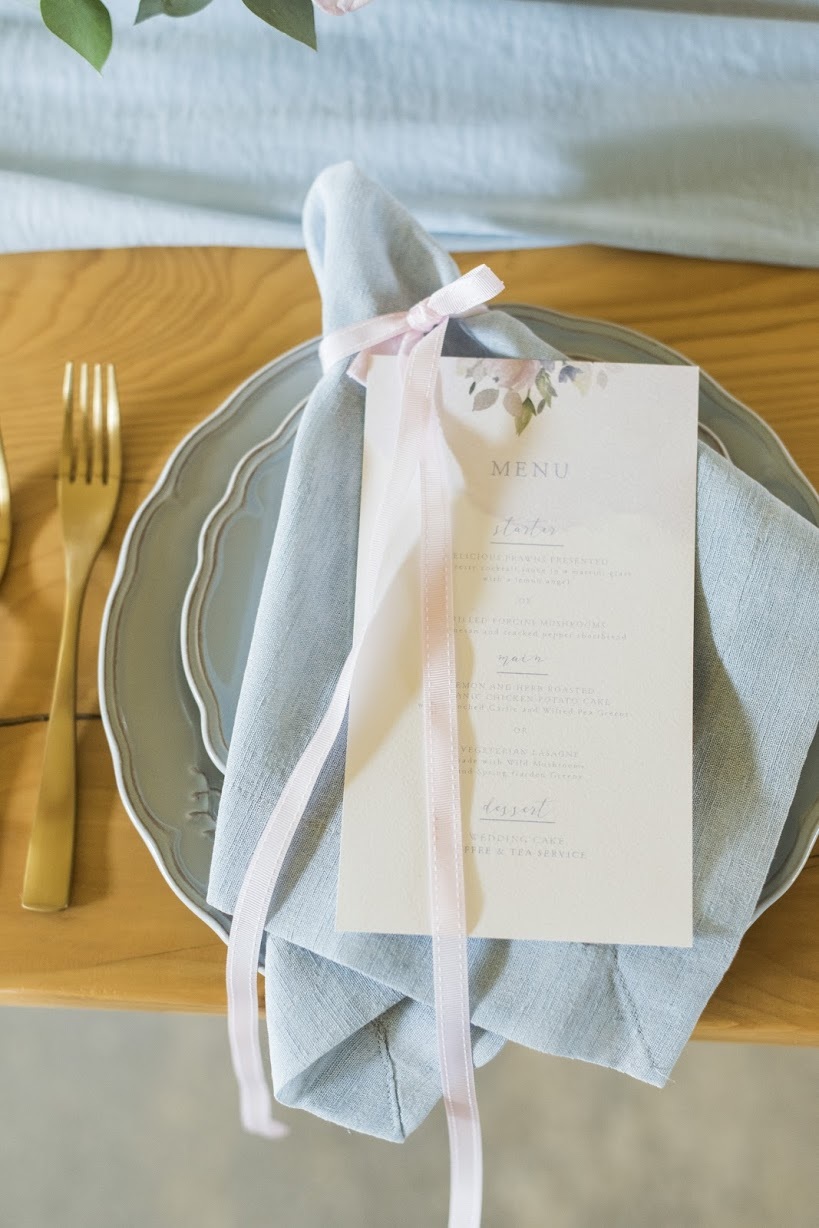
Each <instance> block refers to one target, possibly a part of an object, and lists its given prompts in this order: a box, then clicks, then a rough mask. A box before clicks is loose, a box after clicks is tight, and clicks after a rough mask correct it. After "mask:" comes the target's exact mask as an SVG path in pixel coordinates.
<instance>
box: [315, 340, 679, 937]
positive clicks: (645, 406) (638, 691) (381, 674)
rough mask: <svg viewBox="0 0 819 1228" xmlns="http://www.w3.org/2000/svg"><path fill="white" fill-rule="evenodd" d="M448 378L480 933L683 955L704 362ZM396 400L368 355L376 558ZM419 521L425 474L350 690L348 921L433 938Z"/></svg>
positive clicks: (404, 516)
mask: <svg viewBox="0 0 819 1228" xmlns="http://www.w3.org/2000/svg"><path fill="white" fill-rule="evenodd" d="M440 369H441V371H440V384H439V399H440V412H441V425H442V428H443V433H444V437H445V439H446V443H447V464H448V465H449V469H450V487H451V491H452V526H453V568H454V615H455V637H456V674H457V691H458V722H459V741H460V781H461V799H462V822H463V847H464V874H465V882H466V902H467V923H468V929H469V932H470V934H473V935H476V936H480V937H488V938H522V939H543V940H556V941H581V942H605V943H609V942H611V943H642V944H651V945H667V946H690V944H691V940H692V848H691V843H692V832H691V818H692V815H691V755H692V653H693V613H694V544H695V509H696V465H697V394H698V380H699V372H698V371H697V369H696V368H693V367H688V366H648V365H645V366H644V365H640V364H609V363H606V364H597V363H582V362H576V363H570V362H554V361H551V362H541V361H519V360H513V359H494V358H492V359H489V358H479V359H475V358H469V359H462V358H445V359H442V360H441V364H440ZM400 398H401V381H400V375H399V371H398V364H397V360H396V359H394V358H388V357H379V358H375V359H373V360H372V362H371V365H370V371H369V376H368V384H367V405H366V423H365V433H364V460H363V473H362V492H361V520H360V539H359V566H360V567H361V566H363V560H365V558H366V553H367V547H368V544H369V540H370V538H371V536H372V532H373V523H374V519H375V515H376V512H377V509H378V507H379V504H380V499H381V495H382V493H383V488H384V484H385V482H386V479H387V472H388V466H389V459H390V455H391V450H392V446H393V443H394V440H395V437H396V433H397V427H398V417H399V412H398V411H399V407H400ZM419 526H420V485H419V484H418V483H416V484H415V486H414V487H413V488H412V489H411V490H410V491H409V492H408V494H407V496H406V498H405V500H404V504H403V505H402V507H401V509H400V515H399V516H398V517H396V525H395V528H394V531H393V533H392V536H391V538H390V548H389V568H388V576H387V578H386V587H385V593H384V598H383V600H382V601H381V604H380V606H379V608H378V611H377V613H376V615H375V617H374V620H373V622H372V624H371V627H370V630H369V632H368V635H367V639H366V642H365V646H364V649H363V652H362V656H361V658H360V660H359V665H358V668H357V671H356V675H355V679H354V682H353V690H352V695H351V700H350V710H349V725H348V733H347V761H346V778H345V793H344V809H343V823H342V838H341V860H340V872H339V884H338V911H337V926H338V928H339V929H341V930H354V931H366V932H379V933H403V934H425V933H429V932H430V924H429V893H428V877H427V830H426V814H425V794H424V760H423V738H422V711H421V619H420V601H421V582H420V564H419ZM361 617H362V612H361V611H359V610H356V618H357V619H360V618H361Z"/></svg>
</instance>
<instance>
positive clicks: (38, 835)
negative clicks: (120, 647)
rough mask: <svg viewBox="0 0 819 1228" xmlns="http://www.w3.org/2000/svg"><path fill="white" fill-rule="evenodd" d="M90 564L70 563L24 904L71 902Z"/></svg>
mask: <svg viewBox="0 0 819 1228" xmlns="http://www.w3.org/2000/svg"><path fill="white" fill-rule="evenodd" d="M88 571H89V568H88V567H80V568H74V567H72V566H71V565H69V566H68V568H67V574H66V593H65V605H64V607H63V625H62V631H61V633H60V649H59V653H58V655H57V672H56V675H55V679H54V694H53V696H52V699H51V711H50V713H49V717H48V730H47V732H46V744H45V755H44V758H43V773H42V777H41V779H40V793H39V796H38V798H37V810H36V812H35V815H34V825H33V827H32V829H31V838H30V840H29V846H28V857H27V859H26V871H25V877H24V879H23V908H30V909H33V910H34V911H36V912H58V911H59V910H60V909H62V908H67V907H68V900H69V895H70V892H71V867H72V864H73V860H74V828H75V824H76V816H77V758H76V756H77V750H76V731H75V723H74V722H75V707H76V693H77V640H78V635H79V629H80V611H81V609H82V599H83V594H84V592H85V586H86V583H87V581H88Z"/></svg>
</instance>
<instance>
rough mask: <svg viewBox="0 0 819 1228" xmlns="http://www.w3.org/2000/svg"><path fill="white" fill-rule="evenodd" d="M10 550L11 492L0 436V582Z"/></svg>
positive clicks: (0, 436)
mask: <svg viewBox="0 0 819 1228" xmlns="http://www.w3.org/2000/svg"><path fill="white" fill-rule="evenodd" d="M10 549H11V492H10V490H9V471H8V469H7V468H6V457H5V453H4V452H3V436H2V435H0V580H2V579H3V572H4V571H5V570H6V563H7V562H8V561H9V550H10Z"/></svg>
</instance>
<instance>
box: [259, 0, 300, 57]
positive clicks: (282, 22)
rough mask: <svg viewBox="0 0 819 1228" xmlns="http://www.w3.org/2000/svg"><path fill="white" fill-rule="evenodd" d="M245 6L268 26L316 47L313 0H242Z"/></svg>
mask: <svg viewBox="0 0 819 1228" xmlns="http://www.w3.org/2000/svg"><path fill="white" fill-rule="evenodd" d="M242 3H243V4H244V6H245V8H249V9H250V11H251V13H255V14H256V16H257V17H261V19H262V21H266V22H267V24H268V25H269V26H273V27H274V28H275V29H276V30H281V31H282V33H283V34H289V35H290V37H291V38H295V39H298V41H299V42H300V43H306V45H307V46H308V47H312V48H313V50H314V51H315V49H316V21H315V10H314V9H313V0H242Z"/></svg>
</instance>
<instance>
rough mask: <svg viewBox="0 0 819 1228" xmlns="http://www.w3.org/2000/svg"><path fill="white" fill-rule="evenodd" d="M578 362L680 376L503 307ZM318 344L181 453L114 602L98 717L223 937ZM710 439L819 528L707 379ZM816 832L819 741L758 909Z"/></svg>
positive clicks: (271, 369) (122, 770)
mask: <svg viewBox="0 0 819 1228" xmlns="http://www.w3.org/2000/svg"><path fill="white" fill-rule="evenodd" d="M504 309H505V310H507V311H509V312H510V313H511V314H512V315H514V316H515V317H517V319H519V320H522V321H523V322H524V323H525V324H527V325H528V326H529V327H530V328H531V329H532V330H533V331H534V332H535V333H536V334H537V335H538V336H540V337H542V338H543V340H544V341H546V342H548V343H549V344H550V345H552V346H554V347H555V348H556V349H558V350H560V351H562V352H563V353H565V354H568V355H571V356H573V357H575V358H578V359H586V360H589V361H599V362H648V363H680V362H686V361H687V360H686V359H684V358H683V357H681V355H679V354H677V353H675V352H674V351H673V350H670V349H668V348H667V347H666V346H663V345H660V344H659V342H656V341H652V340H650V339H649V338H647V337H643V336H641V335H640V334H638V333H634V332H631V331H630V330H628V329H624V328H620V327H617V326H615V325H612V324H604V323H602V322H600V321H597V320H586V319H578V318H576V317H572V316H565V315H561V314H559V313H557V312H552V311H545V310H543V309H542V308H539V307H529V306H518V305H512V306H507V305H506V304H504ZM319 375H320V368H319V362H318V342H317V341H310V342H308V343H306V344H305V345H302V346H299V347H298V348H297V349H295V350H291V351H290V352H289V353H288V354H285V355H283V356H282V357H281V358H278V359H276V360H275V361H274V362H272V363H270V364H269V365H268V366H266V367H263V368H262V369H261V370H260V371H258V372H257V373H256V374H255V375H254V376H252V377H251V378H250V379H249V380H248V381H247V382H246V383H244V384H243V385H242V386H241V387H240V388H238V389H237V390H236V392H234V393H233V395H232V396H230V397H229V398H228V400H227V401H226V402H225V403H224V405H222V406H221V407H220V408H219V409H217V410H216V412H215V413H213V414H211V416H210V417H209V418H206V419H205V421H204V422H202V423H201V424H200V425H199V426H197V427H196V429H195V430H193V431H192V432H191V433H190V434H189V435H188V436H187V438H186V439H184V440H183V441H182V443H181V444H180V445H179V447H178V448H177V449H176V451H175V452H174V453H173V455H172V456H171V457H170V459H169V461H168V463H167V464H166V466H165V468H164V470H163V472H162V474H161V476H160V478H159V481H158V482H157V484H156V486H155V487H154V489H153V491H152V492H151V494H150V495H149V496H148V498H147V499H146V501H145V503H144V504H143V505H142V507H141V508H140V510H139V512H138V513H137V515H136V517H135V518H134V520H133V522H132V524H131V526H130V528H129V530H128V533H127V534H126V537H125V541H124V543H123V547H122V553H121V555H120V560H119V566H118V568H117V573H116V576H115V578H114V583H113V587H112V589H111V593H110V596H109V599H108V604H107V607H106V611H105V618H104V621H103V629H102V640H101V646H100V701H101V706H102V716H103V721H104V723H105V728H106V732H107V734H108V739H109V742H110V745H111V750H112V753H113V758H114V765H115V769H116V773H117V782H118V785H119V790H120V794H121V796H122V799H123V802H124V804H125V807H126V809H127V810H128V813H129V814H130V816H131V818H132V819H133V821H134V823H135V824H136V827H137V829H138V830H139V832H140V834H141V835H142V837H143V839H144V840H145V842H146V844H147V845H148V847H149V849H150V850H151V852H152V853H153V856H154V858H155V859H156V861H157V864H158V866H159V868H160V870H161V871H162V873H163V875H164V876H165V878H166V879H167V881H168V883H169V885H170V886H171V887H172V888H173V890H174V891H176V893H177V894H178V895H179V896H180V897H181V899H182V900H183V901H184V902H185V903H186V904H187V905H188V906H189V907H190V908H191V909H192V910H193V912H195V913H196V914H197V915H198V916H200V917H201V918H202V919H203V920H204V921H205V922H207V924H208V925H210V926H211V927H212V928H213V929H215V930H216V931H217V933H219V934H220V935H222V937H224V938H227V934H228V931H229V927H230V918H229V917H227V916H225V914H224V913H221V912H218V911H217V910H216V909H214V908H212V907H211V906H210V905H209V904H208V902H207V898H206V895H207V882H208V874H209V869H210V859H211V853H212V848H213V833H214V830H215V825H216V814H217V810H218V805H219V797H220V791H221V783H222V778H223V774H224V770H225V762H226V758H227V753H228V747H229V744H230V736H231V731H232V728H233V721H234V717H235V713H236V705H237V702H238V698H239V690H240V687H241V683H242V675H243V673H244V668H245V662H246V660H247V655H248V651H249V647H250V638H251V635H252V632H253V621H254V617H255V612H256V608H257V605H258V600H259V595H260V592H261V588H262V583H263V580H264V574H265V569H266V566H267V560H268V556H269V554H270V548H271V545H272V543H273V538H274V535H275V531H276V521H277V517H278V513H279V508H280V506H281V499H282V493H283V490H284V483H285V478H286V475H287V467H288V464H289V460H290V455H291V452H292V448H293V441H294V439H295V435H296V432H297V430H298V425H299V420H300V417H301V413H302V410H303V407H304V404H305V401H306V398H307V397H308V396H309V394H310V392H311V390H312V389H313V387H314V386H315V384H316V382H317V380H318V378H319ZM700 422H701V427H700V430H701V434H702V437H703V438H704V439H705V441H706V442H707V443H709V444H710V445H711V446H712V447H716V448H718V449H719V450H721V451H722V452H723V453H724V454H726V455H728V456H729V457H730V458H731V460H732V461H733V462H734V464H736V465H738V466H739V467H740V468H741V469H743V470H744V471H745V472H746V473H748V474H750V476H751V477H753V478H755V479H756V480H757V481H758V482H761V483H762V485H764V486H766V487H767V489H768V490H770V491H771V492H772V493H773V494H774V495H776V496H777V497H778V498H779V499H781V500H782V501H783V502H785V503H787V504H789V505H790V506H791V507H792V508H794V510H795V511H797V512H798V513H799V514H800V515H802V516H804V517H806V519H808V520H810V521H811V522H812V523H813V524H816V525H819V496H817V494H816V492H815V491H814V490H813V488H812V487H811V485H810V483H809V482H808V481H807V479H806V478H805V476H804V475H803V474H802V473H801V472H800V471H799V469H798V468H797V467H796V465H795V464H794V462H793V460H792V459H791V457H790V456H789V454H788V453H787V451H786V450H785V448H784V446H783V445H782V444H781V443H780V441H779V440H778V439H777V437H776V435H774V433H773V432H772V431H771V430H770V428H769V427H768V426H767V425H766V424H765V423H764V422H763V421H762V420H761V419H760V418H759V417H757V415H756V414H754V413H752V412H751V410H749V409H747V408H746V407H745V406H744V405H741V404H740V403H739V402H738V401H736V400H734V399H733V398H732V397H730V396H729V395H728V394H727V393H726V392H725V391H724V390H723V389H722V388H720V387H719V385H718V384H716V383H715V382H714V381H713V380H712V379H710V377H709V376H707V375H705V374H703V375H702V378H701V382H700ZM818 831H819V735H817V738H816V739H815V740H814V743H813V745H812V747H811V750H810V754H809V755H808V759H807V761H806V764H805V768H804V770H803V773H802V777H801V779H800V782H799V787H798V789H797V792H796V796H795V798H794V801H793V805H792V807H791V810H790V813H789V815H788V818H787V821H786V823H785V827H784V830H783V833H782V837H781V840H780V842H779V847H778V848H777V851H776V855H775V857H774V859H773V862H772V864H771V867H770V871H769V874H768V878H767V881H766V883H765V886H764V888H763V891H762V894H761V896H760V899H759V903H758V906H757V915H759V913H761V912H762V911H764V909H765V908H767V907H768V906H769V905H770V904H772V903H773V902H774V900H776V899H778V898H779V896H780V895H782V893H783V892H784V891H786V890H787V888H788V887H789V886H790V884H791V883H792V882H793V880H794V879H795V877H796V875H797V874H798V873H799V870H800V869H801V867H802V865H803V864H804V862H805V860H806V858H807V856H808V854H809V852H810V849H811V846H812V844H813V842H814V840H815V839H816V836H817V832H818Z"/></svg>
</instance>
